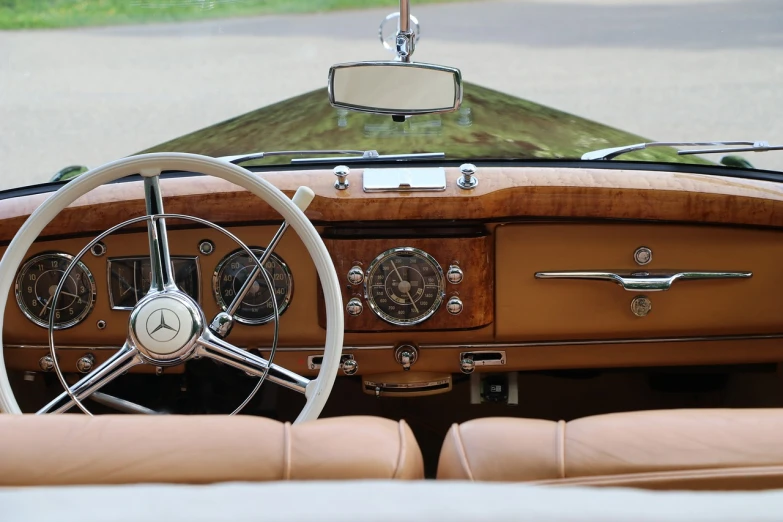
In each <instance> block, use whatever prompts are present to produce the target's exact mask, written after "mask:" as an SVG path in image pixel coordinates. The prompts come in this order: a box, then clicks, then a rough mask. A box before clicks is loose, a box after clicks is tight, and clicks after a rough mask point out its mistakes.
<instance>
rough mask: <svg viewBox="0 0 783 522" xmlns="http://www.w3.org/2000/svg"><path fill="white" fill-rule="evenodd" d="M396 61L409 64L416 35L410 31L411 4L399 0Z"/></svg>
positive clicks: (404, 0) (408, 0)
mask: <svg viewBox="0 0 783 522" xmlns="http://www.w3.org/2000/svg"><path fill="white" fill-rule="evenodd" d="M395 41H396V44H397V61H400V62H406V63H410V61H411V56H413V51H414V50H415V49H416V35H415V34H413V31H411V2H410V0H400V25H399V28H398V29H397V38H396V39H395Z"/></svg>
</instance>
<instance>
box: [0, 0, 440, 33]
mask: <svg viewBox="0 0 783 522" xmlns="http://www.w3.org/2000/svg"><path fill="white" fill-rule="evenodd" d="M448 1H453V0H417V4H422V3H442V2H448ZM384 6H385V7H388V8H389V12H391V11H394V10H396V8H397V7H398V6H399V4H398V3H397V2H395V0H0V29H51V28H58V27H82V26H95V25H119V24H134V23H150V22H152V23H154V22H177V21H183V20H205V19H210V18H225V17H232V16H248V15H263V14H279V13H313V12H324V11H335V10H340V9H358V8H369V7H384Z"/></svg>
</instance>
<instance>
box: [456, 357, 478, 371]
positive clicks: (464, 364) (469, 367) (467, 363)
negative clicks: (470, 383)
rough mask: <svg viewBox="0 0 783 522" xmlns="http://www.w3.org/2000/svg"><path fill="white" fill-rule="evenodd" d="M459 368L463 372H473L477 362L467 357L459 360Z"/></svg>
mask: <svg viewBox="0 0 783 522" xmlns="http://www.w3.org/2000/svg"><path fill="white" fill-rule="evenodd" d="M459 369H460V371H461V372H462V373H473V370H475V369H476V362H475V361H474V360H473V359H471V358H470V357H465V358H464V359H461V360H460V362H459Z"/></svg>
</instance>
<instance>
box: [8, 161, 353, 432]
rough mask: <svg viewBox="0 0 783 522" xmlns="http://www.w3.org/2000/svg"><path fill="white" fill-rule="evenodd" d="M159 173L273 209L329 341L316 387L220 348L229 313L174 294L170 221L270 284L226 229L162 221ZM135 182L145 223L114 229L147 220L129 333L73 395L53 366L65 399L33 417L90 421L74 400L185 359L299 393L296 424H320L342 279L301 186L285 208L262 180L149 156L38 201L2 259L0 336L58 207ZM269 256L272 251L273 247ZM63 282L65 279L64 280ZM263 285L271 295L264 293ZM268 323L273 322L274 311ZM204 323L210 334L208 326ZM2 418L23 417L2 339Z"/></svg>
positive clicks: (337, 353) (220, 167) (338, 332)
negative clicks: (247, 264) (305, 271)
mask: <svg viewBox="0 0 783 522" xmlns="http://www.w3.org/2000/svg"><path fill="white" fill-rule="evenodd" d="M163 171H187V172H199V173H202V174H206V175H210V176H215V177H217V178H221V179H223V180H226V181H229V182H231V183H234V184H236V185H238V186H240V187H242V188H244V189H246V190H247V191H248V192H250V193H252V194H254V195H255V196H257V197H259V198H261V200H263V201H264V202H265V203H267V204H268V205H269V206H271V207H272V208H274V209H275V210H276V211H277V212H278V213H280V215H281V216H282V217H283V219H284V220H285V222H286V223H287V224H288V225H290V226H291V227H293V229H294V230H295V231H296V233H297V234H298V235H299V237H300V239H301V240H302V243H303V244H304V246H305V247H306V248H307V251H308V253H309V254H310V257H311V258H312V260H313V263H314V264H315V268H316V270H317V271H318V276H319V278H320V280H321V286H322V288H323V294H324V300H325V304H326V306H325V308H326V341H325V345H324V355H323V362H322V364H321V368H320V371H319V373H318V377H317V378H316V379H313V380H309V379H307V378H305V377H303V376H301V375H298V374H296V373H295V372H292V371H290V370H287V369H285V368H282V367H280V366H278V365H276V364H273V363H272V362H271V361H269V360H266V359H264V358H262V357H260V356H257V355H255V354H252V353H250V352H248V351H246V350H243V349H241V348H239V347H237V346H234V345H232V344H231V343H229V342H227V341H226V340H225V339H224V338H223V337H225V335H226V334H227V332H228V330H229V329H226V328H221V327H214V325H215V324H217V325H220V324H221V321H223V325H225V321H226V320H228V321H230V320H231V317H230V315H229V316H228V317H227V314H226V313H221V314H218V316H217V317H216V318H215V319H213V321H212V323H208V322H207V319H206V317H205V315H204V311H203V310H202V309H201V307H200V306H199V304H198V303H197V302H196V301H194V300H193V299H192V298H191V297H190V296H188V295H187V294H185V293H184V292H182V291H181V290H179V289H178V288H177V286H176V284H175V281H174V276H173V274H174V271H173V270H172V265H171V259H170V257H169V248H168V238H167V233H166V217H167V216H168V217H176V218H177V219H189V220H193V221H197V222H199V223H202V224H205V225H208V226H211V227H214V228H217V229H218V230H221V231H223V232H224V233H226V234H228V235H229V236H230V237H232V238H233V239H234V240H235V241H237V242H239V244H240V245H241V246H242V247H243V248H244V249H245V251H246V252H247V253H248V254H250V256H251V257H250V259H251V260H255V262H256V264H257V266H258V267H260V270H259V272H261V275H262V276H263V277H265V278H266V280H267V281H269V277H268V275H267V274H266V272H265V270H264V269H263V267H262V266H261V264H260V263H259V260H258V259H257V258H256V256H255V255H252V254H251V251H250V250H249V249H248V247H247V246H246V245H244V244H243V243H242V242H241V241H239V240H238V239H237V238H235V237H234V236H232V235H231V234H230V233H228V232H227V231H224V230H223V229H221V228H220V227H218V226H217V225H214V224H212V223H209V222H207V221H205V220H202V219H199V218H195V217H191V216H180V215H167V214H165V213H164V212H163V200H162V196H161V192H160V184H159V177H160V173H161V172H163ZM133 174H141V176H142V178H143V179H144V196H145V201H146V205H147V215H146V216H144V217H141V218H136V219H133V220H129V221H126V222H125V223H123V224H122V225H120V226H124V225H126V224H128V223H130V222H139V221H147V232H148V236H149V244H150V265H151V267H152V284H151V286H150V291H149V293H148V294H147V295H146V296H144V297H143V298H142V299H140V300H139V302H138V303H137V304H136V306H135V307H134V308H133V310H132V311H131V313H130V317H129V320H128V335H127V338H126V340H125V343H124V344H123V346H122V348H121V349H120V350H118V351H117V352H116V353H115V354H114V355H113V356H111V357H110V358H109V359H108V360H106V362H104V363H103V364H101V365H99V366H97V367H96V368H95V369H94V370H92V371H91V372H90V373H89V374H87V375H86V376H84V377H83V378H82V379H80V380H79V381H78V382H77V383H76V384H74V385H72V386H70V387H68V386H67V385H66V383H65V381H64V378H63V377H62V374H61V372H60V371H59V368H57V373H58V375H59V376H60V379H61V382H63V385H64V386H65V388H66V391H65V392H63V393H62V394H61V395H60V396H59V397H57V398H56V399H54V400H53V401H51V402H50V403H49V404H48V405H46V406H45V407H44V408H42V409H41V410H40V411H39V412H38V413H39V414H40V413H56V412H62V411H66V410H68V409H69V408H71V407H72V406H74V405H76V406H78V407H79V408H80V409H82V411H84V412H85V413H88V414H89V411H88V410H87V409H86V408H85V407H84V406H83V405H82V404H81V400H82V399H85V398H87V397H89V396H90V395H91V394H93V393H95V392H97V391H98V390H99V389H101V387H103V386H104V385H106V384H108V383H109V382H111V381H112V380H114V379H115V378H116V377H117V376H119V375H122V374H123V373H125V372H126V371H127V370H129V369H130V368H132V367H133V366H137V365H140V364H152V365H155V366H172V365H175V364H182V363H184V362H186V361H188V360H190V359H195V358H200V357H204V358H210V359H213V360H217V361H220V362H223V363H224V364H227V365H229V366H233V367H235V368H238V369H239V370H242V371H244V372H246V373H249V374H251V375H254V376H258V377H259V378H261V379H264V378H267V379H268V380H271V381H273V382H276V383H278V384H280V385H282V386H286V387H288V388H291V389H293V390H297V391H299V392H301V393H303V394H304V395H305V397H306V400H307V401H306V403H305V406H304V408H302V411H301V412H300V413H299V416H298V417H297V418H296V421H295V422H303V421H307V420H312V419H316V418H318V415H319V414H320V413H321V410H323V407H324V404H325V403H326V400H327V399H328V397H329V394H330V392H331V390H332V386H333V385H334V380H335V378H336V377H337V370H338V369H339V366H340V357H341V354H342V345H343V314H342V297H341V294H340V288H339V281H338V278H337V272H336V271H335V268H334V264H333V263H332V259H331V257H330V256H329V252H328V251H327V250H326V246H325V245H324V243H323V240H322V239H321V236H320V235H319V234H318V232H317V231H316V229H315V227H313V225H312V223H310V221H309V220H308V219H307V217H306V216H305V214H304V212H303V211H302V209H301V208H300V207H302V208H306V207H307V205H308V204H309V202H310V201H311V200H312V198H313V192H312V191H311V190H310V189H308V188H306V187H300V189H299V191H297V195H296V196H295V198H294V199H295V201H292V200H291V199H289V198H288V197H287V196H286V195H285V194H283V193H282V192H281V191H280V190H278V189H277V188H275V187H274V186H273V185H272V184H270V183H269V182H267V181H265V180H264V179H262V178H260V177H258V176H256V175H253V174H252V173H250V172H249V171H247V170H245V169H243V168H241V167H238V166H236V165H233V164H230V163H227V162H224V161H222V160H218V159H215V158H211V157H208V156H200V155H196V154H183V153H154V154H143V155H139V156H131V157H128V158H123V159H120V160H117V161H114V162H111V163H108V164H106V165H104V166H102V167H98V168H96V169H94V170H92V171H90V172H87V173H85V174H83V175H81V176H79V177H78V178H76V179H75V180H73V181H70V182H68V183H67V184H66V185H65V186H63V187H62V188H61V189H60V190H58V191H57V192H55V193H54V194H53V195H52V196H51V197H49V198H48V199H47V200H46V201H44V203H43V204H42V205H41V206H40V207H38V208H37V209H36V210H35V212H33V213H32V214H31V215H30V217H29V218H28V219H27V221H26V222H25V223H24V225H22V227H21V228H20V229H19V231H18V232H17V233H16V236H14V239H13V241H11V243H10V244H9V245H8V249H7V250H6V252H5V255H4V256H3V259H2V261H0V332H2V328H3V320H4V317H5V308H6V306H7V304H8V295H9V292H10V290H11V286H12V285H13V284H14V279H15V273H16V270H17V268H18V267H19V265H20V264H21V262H22V260H23V259H24V256H25V255H26V253H27V251H28V250H29V248H30V247H31V246H32V244H33V242H34V241H35V240H36V239H37V238H38V235H39V234H40V233H41V231H42V230H43V229H44V228H45V227H46V226H47V225H48V224H49V223H50V222H51V221H52V220H53V219H54V218H55V217H57V215H58V214H59V213H60V212H61V211H62V210H63V209H64V208H66V207H67V206H68V205H70V204H71V203H73V202H74V201H76V199H78V198H79V197H81V196H83V195H85V194H87V193H88V192H90V191H91V190H93V189H95V188H97V187H99V186H101V185H104V184H106V183H110V182H112V181H115V180H117V179H119V178H122V177H125V176H129V175H133ZM296 200H300V201H298V203H299V206H297V201H296ZM301 200H304V202H302V201H301ZM120 226H117V227H113V228H111V229H109V230H107V231H106V232H104V233H103V234H101V235H100V236H99V238H100V237H104V236H105V235H108V234H109V233H111V232H112V231H114V230H116V229H118V228H120ZM96 239H97V238H96ZM269 250H270V251H271V249H269ZM77 258H78V256H77ZM77 258H74V260H72V263H71V265H70V266H69V269H70V268H72V267H73V266H75V261H76V260H77ZM66 270H68V269H66ZM64 280H65V277H63V281H64ZM61 283H62V282H61ZM267 284H269V283H267ZM59 286H60V288H58V291H59V290H61V289H62V288H61V287H62V284H60V285H59ZM269 287H270V288H272V287H271V285H270V286H269ZM57 297H58V292H55V294H54V295H53V296H52V297H51V298H50V300H51V299H56V298H57ZM272 301H274V298H272ZM55 302H56V301H55ZM52 308H54V307H52ZM158 316H160V317H158ZM167 318H168V321H169V322H172V323H177V328H176V333H175V334H168V335H165V336H161V335H155V334H154V333H150V332H153V331H154V330H155V328H154V327H153V328H149V327H148V325H149V324H151V323H154V322H155V321H156V320H157V321H158V322H159V323H160V324H164V323H165V322H166V320H167ZM275 319H277V308H276V307H275ZM53 321H54V313H53V311H52V313H51V317H50V322H49V342H50V348H51V349H52V352H54V340H53V336H52V334H53V332H52V327H53V324H54V323H53ZM156 324H157V323H156ZM210 325H213V326H212V327H210ZM153 326H154V325H153ZM158 326H160V325H158ZM166 326H168V325H166ZM167 330H171V331H174V330H175V329H173V328H167ZM53 359H55V361H56V357H54V356H53ZM259 384H260V383H259ZM0 411H3V412H6V413H17V414H19V413H22V410H21V409H20V408H19V404H18V403H17V401H16V398H15V397H14V394H13V390H12V389H11V384H10V382H9V379H8V373H7V370H6V368H5V363H4V359H3V345H2V339H0Z"/></svg>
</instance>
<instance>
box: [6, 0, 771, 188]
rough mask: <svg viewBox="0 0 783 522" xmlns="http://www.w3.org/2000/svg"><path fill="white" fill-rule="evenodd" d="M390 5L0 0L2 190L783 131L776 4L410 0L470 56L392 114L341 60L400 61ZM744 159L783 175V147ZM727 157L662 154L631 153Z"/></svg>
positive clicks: (751, 137) (545, 152)
mask: <svg viewBox="0 0 783 522" xmlns="http://www.w3.org/2000/svg"><path fill="white" fill-rule="evenodd" d="M397 10H398V3H397V2H395V1H394V0H383V1H380V0H371V1H369V0H294V1H291V0H263V1H262V0H243V1H229V0H211V1H209V0H100V1H98V0H95V1H77V0H0V137H1V138H2V139H0V164H2V165H3V171H2V175H0V189H7V188H12V187H17V186H22V185H30V184H36V183H43V182H46V181H48V180H50V179H52V176H53V175H55V174H56V173H57V172H59V171H66V172H67V171H69V170H68V169H69V168H71V167H75V168H71V170H70V172H71V173H78V172H80V171H81V170H82V169H81V168H80V167H81V166H85V167H96V166H98V165H101V164H102V163H105V162H108V161H111V160H114V159H117V158H120V157H123V156H128V155H131V154H136V153H139V152H143V151H162V150H167V151H182V152H194V153H201V154H207V155H212V156H222V155H238V154H243V153H249V152H255V151H272V150H298V149H307V150H309V149H351V150H377V151H378V152H379V153H380V154H394V153H413V152H444V153H445V154H446V159H447V160H461V159H467V160H475V161H478V160H492V159H495V160H508V159H541V160H562V159H573V160H578V159H579V158H581V156H582V155H583V154H584V153H586V152H590V151H592V150H595V149H602V148H607V147H619V146H624V145H630V144H634V143H639V142H644V141H653V140H658V141H666V142H675V141H686V142H694V141H699V142H700V141H716V140H748V141H755V140H766V141H769V142H770V143H780V142H783V106H781V104H780V101H779V97H780V89H779V86H780V85H781V84H783V66H781V65H780V64H783V38H781V32H780V27H781V26H783V4H781V3H780V2H778V1H777V0H680V1H675V0H645V1H643V2H641V1H640V2H630V1H623V0H555V1H546V2H544V1H534V0H519V1H513V2H510V1H497V2H496V1H487V2H449V1H448V0H442V1H438V2H423V1H417V0H414V1H413V2H412V11H411V12H412V14H413V15H414V16H415V17H416V19H417V20H418V22H419V24H420V27H421V38H420V40H419V41H418V43H417V46H416V51H415V55H414V61H419V62H429V63H437V64H443V65H449V66H453V67H457V68H459V69H460V70H461V72H462V78H463V79H464V81H465V82H466V83H465V86H464V95H463V103H462V106H461V107H460V109H459V110H458V111H456V112H453V113H447V114H441V115H423V116H412V117H409V118H408V119H407V120H405V121H404V122H395V121H393V120H392V118H391V117H389V116H380V115H369V114H361V113H356V112H351V111H347V110H344V109H335V108H333V107H331V106H330V105H329V101H328V98H327V93H326V89H325V85H326V77H327V72H328V70H329V67H330V66H331V65H332V64H334V63H338V62H348V61H359V60H390V59H393V56H394V55H393V53H390V52H389V51H388V50H386V49H384V47H383V46H382V45H381V42H380V41H379V39H378V28H379V24H380V23H381V22H382V21H383V20H384V17H386V16H387V15H388V14H389V13H392V12H396V11H397ZM386 29H387V33H386V36H387V37H388V27H387V28H386ZM392 34H393V33H392ZM737 155H738V156H742V157H744V158H746V159H747V161H749V162H750V163H751V164H752V166H753V167H755V168H762V169H772V170H783V152H767V153H756V154H751V153H748V154H737ZM723 156H725V154H718V155H700V156H678V155H677V154H676V151H675V150H674V149H670V148H660V149H647V150H640V151H636V152H632V153H630V154H627V155H623V156H622V157H621V158H619V159H621V160H635V161H639V160H641V161H655V162H677V163H717V162H719V161H721V159H722V157H723ZM289 160H290V158H284V157H277V158H269V159H265V160H262V161H260V162H257V163H259V164H272V163H275V162H277V163H281V162H282V163H287V162H288V161H289Z"/></svg>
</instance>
